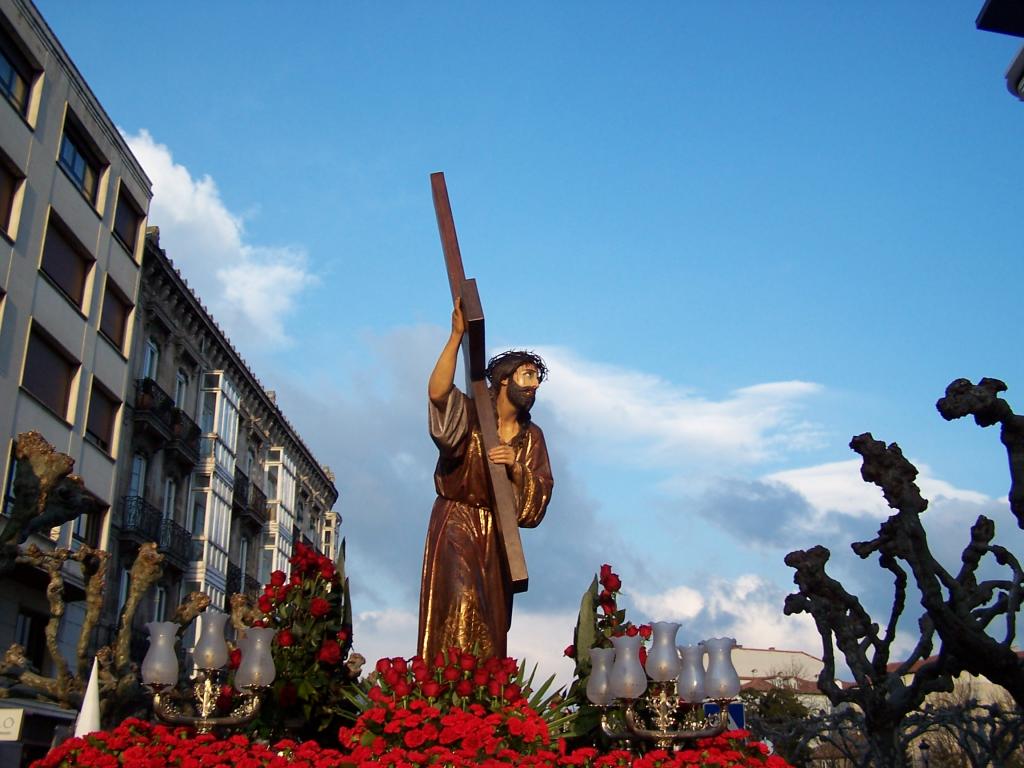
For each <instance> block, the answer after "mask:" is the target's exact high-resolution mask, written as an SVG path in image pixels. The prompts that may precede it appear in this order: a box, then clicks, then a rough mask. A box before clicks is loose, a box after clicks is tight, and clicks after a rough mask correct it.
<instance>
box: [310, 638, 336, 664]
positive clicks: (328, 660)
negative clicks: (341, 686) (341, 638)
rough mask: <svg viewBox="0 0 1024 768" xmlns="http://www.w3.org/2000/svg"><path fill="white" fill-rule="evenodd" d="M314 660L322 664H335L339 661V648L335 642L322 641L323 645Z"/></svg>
mask: <svg viewBox="0 0 1024 768" xmlns="http://www.w3.org/2000/svg"><path fill="white" fill-rule="evenodd" d="M316 660H317V661H321V662H323V663H324V664H331V665H333V664H337V663H338V662H339V661H341V646H340V645H338V642H337V641H336V640H324V643H323V645H321V646H320V651H319V652H318V653H317V655H316Z"/></svg>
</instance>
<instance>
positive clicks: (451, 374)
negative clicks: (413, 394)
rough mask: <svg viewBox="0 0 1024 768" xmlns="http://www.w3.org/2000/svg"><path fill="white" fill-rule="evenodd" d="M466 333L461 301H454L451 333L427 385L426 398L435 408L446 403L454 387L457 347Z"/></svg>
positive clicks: (441, 406)
mask: <svg viewBox="0 0 1024 768" xmlns="http://www.w3.org/2000/svg"><path fill="white" fill-rule="evenodd" d="M465 332H466V321H465V319H464V318H463V316H462V299H461V298H458V299H456V300H455V308H454V309H453V310H452V332H451V334H450V335H449V336H448V341H447V342H446V343H445V345H444V349H442V350H441V356H440V357H438V358H437V363H436V364H435V365H434V370H433V371H432V372H431V374H430V381H429V382H428V383H427V396H428V397H429V398H430V402H431V403H433V404H434V407H435V408H438V409H442V408H444V407H445V405H446V404H447V402H448V394H449V393H450V392H451V391H452V387H453V386H454V385H455V366H456V364H457V363H458V360H459V345H461V344H462V336H463V334H465Z"/></svg>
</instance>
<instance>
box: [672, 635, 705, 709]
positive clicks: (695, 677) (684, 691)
mask: <svg viewBox="0 0 1024 768" xmlns="http://www.w3.org/2000/svg"><path fill="white" fill-rule="evenodd" d="M679 655H680V656H681V657H682V660H683V662H682V667H681V668H680V670H679V677H678V678H677V681H676V685H677V686H678V688H677V691H678V693H679V698H681V699H682V700H683V701H685V702H688V703H690V704H696V703H697V702H700V701H704V646H703V645H680V646H679Z"/></svg>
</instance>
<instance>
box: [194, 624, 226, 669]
mask: <svg viewBox="0 0 1024 768" xmlns="http://www.w3.org/2000/svg"><path fill="white" fill-rule="evenodd" d="M227 620H228V615H227V614H226V613H219V612H212V611H207V612H206V613H204V614H203V615H202V617H201V618H200V619H199V622H200V626H201V631H200V633H199V642H198V643H196V649H195V651H194V652H193V654H192V657H193V659H194V661H195V663H196V666H197V667H199V668H200V669H220V668H221V667H223V666H224V665H225V664H227V663H228V644H227V641H226V640H224V624H225V622H227Z"/></svg>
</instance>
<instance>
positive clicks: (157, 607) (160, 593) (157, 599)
mask: <svg viewBox="0 0 1024 768" xmlns="http://www.w3.org/2000/svg"><path fill="white" fill-rule="evenodd" d="M166 616H167V587H164V586H160V585H158V586H157V588H156V595H155V596H154V597H153V621H163V620H164V618H166Z"/></svg>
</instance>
